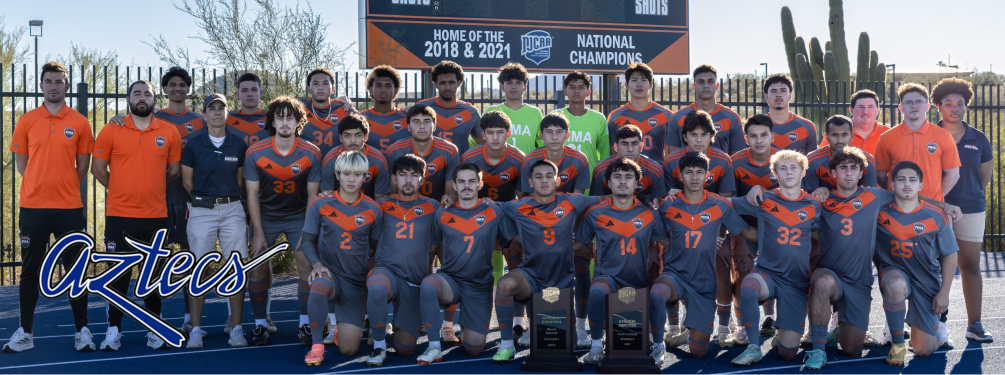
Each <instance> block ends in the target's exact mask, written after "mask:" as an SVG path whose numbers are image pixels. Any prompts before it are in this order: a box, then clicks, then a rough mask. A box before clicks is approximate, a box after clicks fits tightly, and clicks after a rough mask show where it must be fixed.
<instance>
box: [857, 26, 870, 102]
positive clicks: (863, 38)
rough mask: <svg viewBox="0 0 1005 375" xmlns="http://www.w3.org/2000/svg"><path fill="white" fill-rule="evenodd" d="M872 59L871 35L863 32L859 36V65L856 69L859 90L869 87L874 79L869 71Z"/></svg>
mask: <svg viewBox="0 0 1005 375" xmlns="http://www.w3.org/2000/svg"><path fill="white" fill-rule="evenodd" d="M870 57H872V55H871V54H870V53H869V34H868V33H866V32H865V31H863V32H862V33H861V34H858V65H857V66H856V67H855V80H856V81H858V87H859V89H862V88H865V87H867V86H868V82H869V79H870V78H872V71H870V70H869V58H870Z"/></svg>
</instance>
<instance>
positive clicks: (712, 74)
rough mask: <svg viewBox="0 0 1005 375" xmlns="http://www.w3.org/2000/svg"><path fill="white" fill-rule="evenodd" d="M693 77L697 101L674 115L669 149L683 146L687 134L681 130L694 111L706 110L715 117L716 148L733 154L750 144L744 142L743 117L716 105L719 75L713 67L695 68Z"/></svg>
mask: <svg viewBox="0 0 1005 375" xmlns="http://www.w3.org/2000/svg"><path fill="white" fill-rule="evenodd" d="M691 75H692V76H693V77H694V83H693V84H691V88H693V89H694V94H695V101H694V103H691V105H688V106H687V107H684V108H681V109H680V110H679V111H677V112H674V114H673V116H672V117H670V123H669V124H670V125H669V126H670V127H669V128H668V129H667V140H666V144H667V146H673V147H676V148H680V147H683V143H682V142H683V139H682V137H681V136H682V135H683V133H682V132H681V131H680V130H681V128H683V127H684V119H686V118H687V116H688V115H689V114H691V113H692V112H695V111H704V112H705V113H708V115H709V116H711V117H712V123H714V124H715V142H712V146H713V147H715V148H717V149H719V150H721V151H722V152H725V153H727V154H730V155H733V154H736V152H737V151H740V150H742V149H744V148H745V147H744V146H746V141H744V139H743V132H742V131H741V130H742V129H741V125H740V124H741V121H740V115H737V114H736V112H733V111H732V110H730V109H729V108H727V107H726V106H724V105H722V104H719V103H716V102H715V93H716V91H719V82H718V81H716V78H717V75H718V72H716V70H715V68H713V67H712V66H711V65H708V64H702V65H699V66H698V67H697V68H695V69H694V73H692V74H691ZM670 129H674V130H670Z"/></svg>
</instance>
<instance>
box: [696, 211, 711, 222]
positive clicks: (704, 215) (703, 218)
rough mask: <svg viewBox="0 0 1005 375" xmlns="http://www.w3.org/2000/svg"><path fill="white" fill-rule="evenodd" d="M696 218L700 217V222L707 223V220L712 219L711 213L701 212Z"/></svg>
mask: <svg viewBox="0 0 1005 375" xmlns="http://www.w3.org/2000/svg"><path fill="white" fill-rule="evenodd" d="M698 218H699V219H701V223H702V224H708V222H709V221H712V214H710V213H708V212H702V213H701V215H698Z"/></svg>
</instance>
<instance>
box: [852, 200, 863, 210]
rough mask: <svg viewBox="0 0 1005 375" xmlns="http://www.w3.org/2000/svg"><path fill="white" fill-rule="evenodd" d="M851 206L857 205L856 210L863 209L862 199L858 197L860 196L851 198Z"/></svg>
mask: <svg viewBox="0 0 1005 375" xmlns="http://www.w3.org/2000/svg"><path fill="white" fill-rule="evenodd" d="M851 206H852V207H855V209H856V210H861V209H862V200H861V199H858V198H855V199H852V200H851Z"/></svg>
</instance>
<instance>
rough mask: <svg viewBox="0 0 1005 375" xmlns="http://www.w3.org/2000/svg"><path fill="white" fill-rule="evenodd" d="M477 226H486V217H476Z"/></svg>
mask: <svg viewBox="0 0 1005 375" xmlns="http://www.w3.org/2000/svg"><path fill="white" fill-rule="evenodd" d="M475 224H478V226H482V225H485V215H478V216H475Z"/></svg>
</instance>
